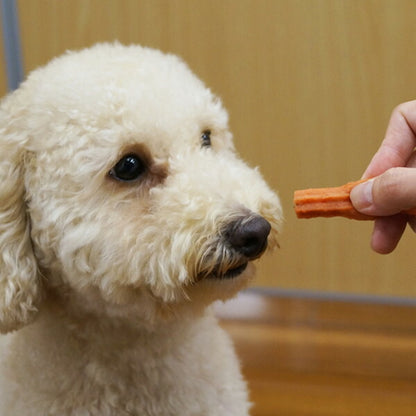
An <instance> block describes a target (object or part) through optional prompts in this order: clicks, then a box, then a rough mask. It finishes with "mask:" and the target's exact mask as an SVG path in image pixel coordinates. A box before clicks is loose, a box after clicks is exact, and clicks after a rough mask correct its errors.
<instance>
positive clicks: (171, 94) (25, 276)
mask: <svg viewBox="0 0 416 416" xmlns="http://www.w3.org/2000/svg"><path fill="white" fill-rule="evenodd" d="M0 172H1V176H0V249H1V252H0V329H1V330H2V331H8V330H11V329H15V328H18V327H19V326H22V325H24V324H26V323H28V322H30V321H31V320H32V319H33V317H34V316H35V314H36V312H37V309H38V307H39V305H40V302H41V300H42V297H43V293H44V292H45V288H46V289H51V290H53V291H55V292H57V291H58V292H62V293H76V294H77V296H78V297H79V298H81V299H83V301H84V302H85V305H86V307H87V306H88V305H91V303H100V302H101V303H102V304H105V305H107V307H108V308H109V309H111V308H115V309H117V308H119V310H127V309H129V308H130V309H131V308H133V310H134V307H135V305H136V306H137V304H144V303H147V304H149V303H152V304H154V305H156V304H157V305H170V307H172V305H175V304H178V303H186V302H188V303H192V301H195V302H208V301H212V300H214V299H218V298H226V297H228V296H231V295H232V294H234V293H235V292H236V291H237V290H239V289H241V288H242V287H243V286H244V285H245V284H246V283H247V281H248V280H249V279H250V277H251V276H252V274H253V273H252V272H253V270H252V269H253V268H252V265H251V262H252V260H254V259H256V258H258V257H259V256H260V255H261V254H262V253H263V251H264V250H265V249H266V246H269V247H274V246H276V244H277V242H276V237H277V233H278V229H279V226H280V221H281V210H280V204H279V200H278V197H277V196H276V195H275V194H274V193H273V192H272V191H271V190H270V189H269V188H268V186H267V185H266V184H265V182H264V181H263V179H262V177H261V176H260V174H259V173H258V171H257V170H253V169H250V168H249V167H247V166H246V165H245V164H244V163H243V162H242V161H241V160H240V159H238V157H237V156H236V154H235V151H234V147H233V143H232V136H231V134H230V132H229V130H228V120H227V114H226V112H225V110H224V109H223V107H222V104H221V102H220V100H219V99H218V98H216V97H215V96H213V94H212V93H211V92H210V91H209V90H208V89H207V88H206V87H205V86H204V85H203V84H202V82H201V81H200V80H198V79H197V78H196V77H195V76H194V75H193V74H192V73H191V72H190V70H189V69H188V67H187V66H186V65H185V64H184V63H183V62H182V61H180V60H179V59H178V58H177V57H175V56H172V55H165V54H162V53H161V52H158V51H155V50H151V49H146V48H141V47H138V46H131V47H124V46H121V45H98V46H95V47H93V48H91V49H87V50H84V51H81V52H77V53H67V54H66V55H64V56H63V57H61V58H58V59H56V60H54V61H52V62H51V63H50V64H48V65H47V66H46V67H44V68H41V69H39V70H37V71H35V72H33V73H32V74H31V75H30V76H29V78H28V79H27V80H26V81H25V82H24V83H23V84H22V86H21V87H20V88H19V89H18V90H17V91H15V92H14V93H13V94H11V95H9V96H8V97H6V98H5V99H4V100H3V102H2V104H1V107H0ZM201 294H203V295H201ZM98 298H99V299H100V301H98V300H97V299H98ZM202 298H204V299H202ZM93 299H94V300H93ZM144 299H146V300H144ZM196 299H198V301H197V300H196ZM109 305H110V306H109ZM130 309H129V310H130Z"/></svg>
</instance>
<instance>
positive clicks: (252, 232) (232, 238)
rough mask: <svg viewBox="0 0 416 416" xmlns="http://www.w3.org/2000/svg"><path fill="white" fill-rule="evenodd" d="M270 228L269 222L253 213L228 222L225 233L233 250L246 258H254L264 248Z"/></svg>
mask: <svg viewBox="0 0 416 416" xmlns="http://www.w3.org/2000/svg"><path fill="white" fill-rule="evenodd" d="M270 230H271V225H270V224H269V222H268V221H266V220H265V219H264V218H263V217H261V216H260V215H255V216H251V217H249V218H242V219H239V220H237V221H235V222H233V223H231V224H229V225H228V227H227V230H226V232H225V235H226V238H227V241H228V243H229V244H230V245H231V247H232V248H233V249H234V250H236V251H238V252H239V253H241V254H243V255H244V256H246V257H247V258H248V259H255V258H256V257H258V256H259V255H260V254H261V253H263V251H264V250H265V249H266V247H267V237H268V236H269V233H270Z"/></svg>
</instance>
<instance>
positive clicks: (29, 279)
mask: <svg viewBox="0 0 416 416" xmlns="http://www.w3.org/2000/svg"><path fill="white" fill-rule="evenodd" d="M15 94H16V95H18V94H17V93H14V94H12V95H11V96H8V97H7V98H6V99H4V100H3V102H2V103H1V104H0V332H2V333H5V332H9V331H13V330H15V329H18V328H20V327H21V326H23V325H26V324H28V323H29V322H31V321H32V320H33V319H34V317H35V315H36V312H37V307H38V305H39V303H40V300H41V287H40V282H39V280H40V279H39V273H38V268H37V263H36V260H35V256H34V254H33V249H32V243H31V239H30V221H29V218H28V213H27V210H26V201H25V186H24V159H25V156H24V155H25V150H24V147H25V144H26V141H27V138H26V137H24V134H23V133H22V128H21V126H19V124H20V123H21V121H22V117H23V114H22V112H23V111H22V108H21V106H19V105H18V104H17V103H14V100H15V97H14V95H15ZM19 107H20V108H19ZM14 113H16V114H14ZM19 113H20V114H19ZM19 119H20V122H19ZM19 127H20V131H19Z"/></svg>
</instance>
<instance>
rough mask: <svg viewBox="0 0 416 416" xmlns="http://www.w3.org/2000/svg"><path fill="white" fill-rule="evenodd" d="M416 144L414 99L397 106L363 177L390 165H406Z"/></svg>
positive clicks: (375, 173) (380, 171) (415, 102)
mask: <svg viewBox="0 0 416 416" xmlns="http://www.w3.org/2000/svg"><path fill="white" fill-rule="evenodd" d="M415 146H416V100H414V101H408V102H406V103H403V104H400V105H399V106H397V107H396V108H395V109H394V111H393V113H392V115H391V118H390V122H389V125H388V127H387V131H386V136H385V138H384V140H383V142H382V143H381V146H380V148H379V149H378V151H377V152H376V154H375V155H374V156H373V158H372V160H371V162H370V164H369V165H368V167H367V169H366V171H365V172H364V175H363V178H369V177H372V176H378V175H380V174H381V173H383V172H384V171H386V170H387V169H389V168H392V167H399V166H406V165H407V163H408V161H409V159H410V157H411V155H412V153H413V150H414V148H415Z"/></svg>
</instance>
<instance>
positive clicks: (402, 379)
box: [217, 291, 416, 416]
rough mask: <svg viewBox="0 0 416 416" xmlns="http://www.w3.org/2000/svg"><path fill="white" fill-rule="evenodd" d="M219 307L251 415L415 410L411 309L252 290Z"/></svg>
mask: <svg viewBox="0 0 416 416" xmlns="http://www.w3.org/2000/svg"><path fill="white" fill-rule="evenodd" d="M217 311H218V315H219V317H220V319H221V322H222V325H223V327H224V328H225V329H226V330H227V331H228V332H229V333H230V334H231V336H232V338H233V339H234V342H235V345H236V349H237V351H238V354H239V356H240V358H241V361H242V365H243V372H244V374H245V376H246V378H247V380H248V382H249V386H250V390H251V399H252V401H253V402H254V405H253V409H252V415H253V416H312V415H313V416H324V415H325V416H361V415H362V416H415V415H416V307H414V306H404V305H402V306H398V305H396V306H394V305H388V304H380V303H378V304H377V303H365V302H345V301H329V300H313V299H305V298H303V299H302V298H293V297H290V298H285V297H276V296H268V295H265V294H262V293H258V292H250V291H249V292H244V293H243V294H241V295H240V296H239V297H238V298H236V299H235V300H233V301H231V302H229V303H226V304H221V305H218V308H217Z"/></svg>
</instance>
